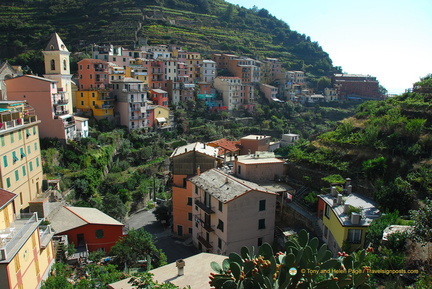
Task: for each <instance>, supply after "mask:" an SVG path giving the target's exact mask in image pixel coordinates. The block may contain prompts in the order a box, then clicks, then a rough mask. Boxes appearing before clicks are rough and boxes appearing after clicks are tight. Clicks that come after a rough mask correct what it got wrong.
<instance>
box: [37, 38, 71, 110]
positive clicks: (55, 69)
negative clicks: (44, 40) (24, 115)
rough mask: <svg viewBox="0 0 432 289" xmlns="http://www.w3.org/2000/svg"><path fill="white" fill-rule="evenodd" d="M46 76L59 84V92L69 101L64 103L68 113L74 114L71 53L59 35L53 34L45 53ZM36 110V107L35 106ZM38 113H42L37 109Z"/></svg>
mask: <svg viewBox="0 0 432 289" xmlns="http://www.w3.org/2000/svg"><path fill="white" fill-rule="evenodd" d="M42 53H43V55H44V63H45V74H44V77H45V78H47V79H51V80H54V81H56V82H57V87H58V91H61V92H63V93H64V99H67V100H69V101H68V102H67V103H64V104H63V105H65V106H66V107H65V109H64V110H66V111H68V112H69V113H71V114H72V112H73V102H72V98H73V95H72V74H70V63H69V55H70V52H69V50H68V49H67V47H66V45H64V43H63V41H62V40H61V39H60V36H59V35H58V34H57V33H53V34H52V36H51V39H50V41H49V42H48V44H47V46H46V48H45V50H44V51H42ZM35 108H36V106H35ZM37 111H38V113H39V114H41V113H42V111H39V109H37Z"/></svg>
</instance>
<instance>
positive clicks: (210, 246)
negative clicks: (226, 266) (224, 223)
mask: <svg viewBox="0 0 432 289" xmlns="http://www.w3.org/2000/svg"><path fill="white" fill-rule="evenodd" d="M197 239H198V241H199V242H200V243H201V244H203V245H204V247H206V248H207V249H211V248H213V245H212V244H211V243H210V242H208V241H207V240H206V239H204V238H203V237H202V236H201V235H197Z"/></svg>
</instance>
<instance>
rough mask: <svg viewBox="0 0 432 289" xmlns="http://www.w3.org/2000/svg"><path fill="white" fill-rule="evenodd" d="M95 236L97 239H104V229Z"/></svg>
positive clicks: (97, 231) (96, 232)
mask: <svg viewBox="0 0 432 289" xmlns="http://www.w3.org/2000/svg"><path fill="white" fill-rule="evenodd" d="M95 234H96V238H97V239H102V238H103V237H104V230H102V229H99V230H96V231H95Z"/></svg>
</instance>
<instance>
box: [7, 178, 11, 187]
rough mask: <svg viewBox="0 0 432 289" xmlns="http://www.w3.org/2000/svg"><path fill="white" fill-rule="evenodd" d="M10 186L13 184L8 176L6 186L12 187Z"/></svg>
mask: <svg viewBox="0 0 432 289" xmlns="http://www.w3.org/2000/svg"><path fill="white" fill-rule="evenodd" d="M10 186H11V182H10V178H6V187H7V188H10Z"/></svg>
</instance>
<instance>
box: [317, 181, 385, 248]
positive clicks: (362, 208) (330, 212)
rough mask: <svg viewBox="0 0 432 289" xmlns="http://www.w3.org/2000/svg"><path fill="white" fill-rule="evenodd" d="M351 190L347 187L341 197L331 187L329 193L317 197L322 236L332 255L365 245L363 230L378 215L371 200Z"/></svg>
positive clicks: (364, 232)
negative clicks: (346, 192)
mask: <svg viewBox="0 0 432 289" xmlns="http://www.w3.org/2000/svg"><path fill="white" fill-rule="evenodd" d="M350 190H351V188H349V189H348V190H346V191H348V194H347V195H346V196H344V195H343V194H338V193H337V191H336V188H335V187H333V188H332V193H330V194H327V195H319V196H318V197H319V198H318V216H319V222H318V223H319V225H320V228H321V230H322V239H323V241H324V242H326V243H327V245H328V247H329V249H330V250H331V251H332V252H333V254H336V253H337V252H342V251H344V250H347V251H354V250H357V249H361V248H364V247H365V245H367V244H365V236H366V232H367V230H368V228H369V226H370V224H371V222H372V221H373V220H374V219H376V218H378V217H379V216H380V214H379V210H378V209H377V208H376V206H375V204H374V203H373V202H372V201H370V200H368V199H367V198H365V197H363V196H361V195H358V194H354V193H351V192H350Z"/></svg>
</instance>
